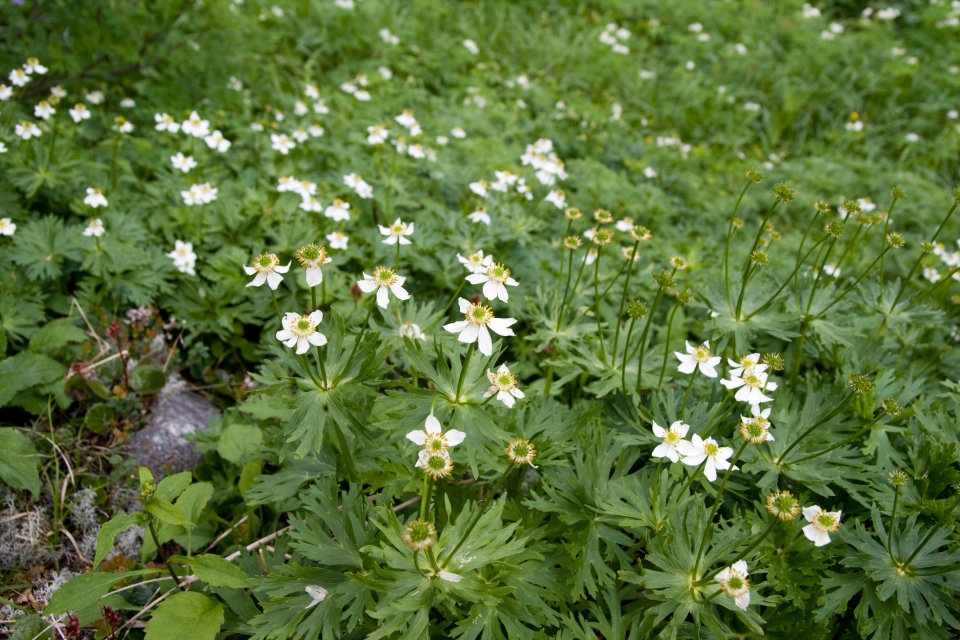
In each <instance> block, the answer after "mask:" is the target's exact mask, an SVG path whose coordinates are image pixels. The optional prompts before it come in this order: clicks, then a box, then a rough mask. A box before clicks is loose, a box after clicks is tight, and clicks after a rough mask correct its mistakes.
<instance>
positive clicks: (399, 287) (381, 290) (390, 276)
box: [331, 241, 410, 309]
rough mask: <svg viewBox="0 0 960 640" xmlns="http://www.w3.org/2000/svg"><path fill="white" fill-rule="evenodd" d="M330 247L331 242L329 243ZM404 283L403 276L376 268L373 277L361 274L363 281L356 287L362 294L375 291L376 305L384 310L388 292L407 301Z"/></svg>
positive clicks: (385, 269) (386, 268) (407, 295)
mask: <svg viewBox="0 0 960 640" xmlns="http://www.w3.org/2000/svg"><path fill="white" fill-rule="evenodd" d="M331 246H333V242H332V241H331ZM405 281H406V278H405V277H403V276H398V275H397V272H396V271H394V270H393V269H391V268H389V267H377V268H376V269H374V270H373V275H372V276H368V275H367V274H366V273H364V274H363V280H360V281H358V282H357V286H358V287H360V290H361V291H363V292H364V293H371V292H372V291H374V290H376V291H377V304H378V305H380V307H381V308H383V309H386V308H387V305H389V304H390V295H389V293H388V291H392V292H393V295H395V296H397V299H398V300H409V299H410V294H409V293H407V290H406V289H404V288H403V283H404V282H405Z"/></svg>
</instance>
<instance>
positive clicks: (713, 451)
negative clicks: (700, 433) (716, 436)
mask: <svg viewBox="0 0 960 640" xmlns="http://www.w3.org/2000/svg"><path fill="white" fill-rule="evenodd" d="M719 451H720V447H718V446H717V445H716V444H715V443H713V442H705V443H704V444H703V452H704V453H705V454H707V455H708V456H710V457H713V456H715V455H717V453H718V452H719Z"/></svg>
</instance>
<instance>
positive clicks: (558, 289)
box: [553, 220, 573, 314]
mask: <svg viewBox="0 0 960 640" xmlns="http://www.w3.org/2000/svg"><path fill="white" fill-rule="evenodd" d="M572 224H573V220H567V228H566V229H564V231H563V236H562V237H561V238H560V273H559V274H558V275H557V294H556V295H555V296H554V297H555V298H556V304H555V305H554V307H553V312H554V313H555V314H556V313H560V308H559V305H560V283H561V282H563V251H564V249H563V241H564V240H565V239H566V237H567V234H569V233H570V225H572Z"/></svg>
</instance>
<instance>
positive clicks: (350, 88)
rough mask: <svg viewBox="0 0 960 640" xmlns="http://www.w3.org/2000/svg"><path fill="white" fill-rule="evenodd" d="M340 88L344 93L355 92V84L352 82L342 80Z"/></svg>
mask: <svg viewBox="0 0 960 640" xmlns="http://www.w3.org/2000/svg"><path fill="white" fill-rule="evenodd" d="M340 90H341V91H343V92H344V93H350V94H354V93H356V92H357V85H355V84H353V83H352V82H344V83H343V84H341V85H340Z"/></svg>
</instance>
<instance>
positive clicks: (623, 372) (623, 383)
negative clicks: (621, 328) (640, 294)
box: [614, 318, 637, 398]
mask: <svg viewBox="0 0 960 640" xmlns="http://www.w3.org/2000/svg"><path fill="white" fill-rule="evenodd" d="M636 323H637V319H636V318H630V328H629V329H627V339H626V340H625V341H624V343H623V360H622V361H621V363H620V387H621V390H622V392H623V397H624V398H626V397H627V352H628V351H630V338H631V337H633V326H634V325H635V324H636ZM614 357H616V355H614Z"/></svg>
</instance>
